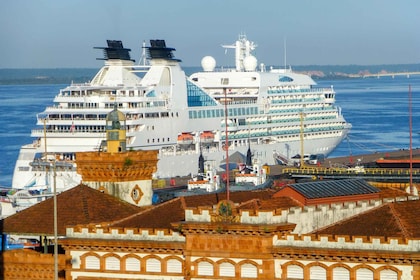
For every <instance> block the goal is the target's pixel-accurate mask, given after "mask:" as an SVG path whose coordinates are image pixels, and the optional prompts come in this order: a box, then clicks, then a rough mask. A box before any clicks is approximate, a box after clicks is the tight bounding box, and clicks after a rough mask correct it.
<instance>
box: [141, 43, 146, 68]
mask: <svg viewBox="0 0 420 280" xmlns="http://www.w3.org/2000/svg"><path fill="white" fill-rule="evenodd" d="M139 65H141V66H146V65H147V56H146V41H143V44H142V50H141V57H140V60H139Z"/></svg>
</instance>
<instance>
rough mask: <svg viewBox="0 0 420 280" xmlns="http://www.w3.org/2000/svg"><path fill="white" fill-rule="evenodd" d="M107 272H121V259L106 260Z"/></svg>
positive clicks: (108, 258)
mask: <svg viewBox="0 0 420 280" xmlns="http://www.w3.org/2000/svg"><path fill="white" fill-rule="evenodd" d="M105 269H106V270H120V259H119V258H117V257H115V256H110V257H107V258H106V259H105Z"/></svg>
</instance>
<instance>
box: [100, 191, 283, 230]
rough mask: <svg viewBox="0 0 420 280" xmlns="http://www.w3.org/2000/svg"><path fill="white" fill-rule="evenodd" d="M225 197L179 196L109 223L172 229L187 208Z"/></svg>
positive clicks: (257, 195) (235, 195)
mask: <svg viewBox="0 0 420 280" xmlns="http://www.w3.org/2000/svg"><path fill="white" fill-rule="evenodd" d="M273 193H274V192H273V191H272V190H270V189H265V190H258V191H243V192H232V193H230V195H229V198H230V200H232V201H233V202H235V203H243V202H245V201H249V200H253V199H259V200H267V199H270V198H271V196H272V194H273ZM224 199H226V193H210V194H203V195H191V196H183V197H178V198H175V199H172V200H169V201H167V202H164V203H161V204H158V205H156V206H154V207H153V208H150V209H148V210H146V211H143V212H141V213H137V214H134V215H132V216H131V217H126V218H124V219H121V220H114V222H112V223H109V224H108V225H109V226H112V227H128V228H130V227H131V228H161V229H170V228H172V226H171V223H175V222H180V221H184V220H185V209H186V208H195V207H198V206H213V205H216V204H217V203H218V202H220V201H222V200H224ZM279 201H280V200H279Z"/></svg>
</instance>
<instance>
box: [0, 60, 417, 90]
mask: <svg viewBox="0 0 420 280" xmlns="http://www.w3.org/2000/svg"><path fill="white" fill-rule="evenodd" d="M183 68H184V71H185V72H186V74H187V75H190V74H192V73H194V72H197V71H201V67H198V66H197V67H191V66H187V67H186V66H184V67H183ZM273 68H279V67H278V66H274V67H273ZM266 69H270V66H266ZM292 69H293V70H294V71H295V72H300V73H304V74H307V75H310V76H311V77H312V78H314V79H315V80H337V79H340V80H341V79H353V78H360V77H362V76H363V75H366V74H378V73H390V72H420V63H418V64H390V65H303V66H292ZM97 71H98V69H97V68H45V69H43V68H39V69H37V68H34V69H29V68H28V69H26V68H25V69H19V68H16V69H14V68H13V69H12V68H9V69H6V68H4V69H0V85H29V84H34V85H42V84H71V83H86V82H89V81H90V80H91V79H92V78H93V77H94V76H95V74H96V73H97Z"/></svg>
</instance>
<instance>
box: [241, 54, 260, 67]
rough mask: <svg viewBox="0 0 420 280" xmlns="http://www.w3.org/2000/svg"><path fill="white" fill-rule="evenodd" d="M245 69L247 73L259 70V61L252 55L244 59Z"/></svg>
mask: <svg viewBox="0 0 420 280" xmlns="http://www.w3.org/2000/svg"><path fill="white" fill-rule="evenodd" d="M244 68H245V71H255V68H257V59H256V58H255V56H253V55H250V56H247V57H245V58H244Z"/></svg>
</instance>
